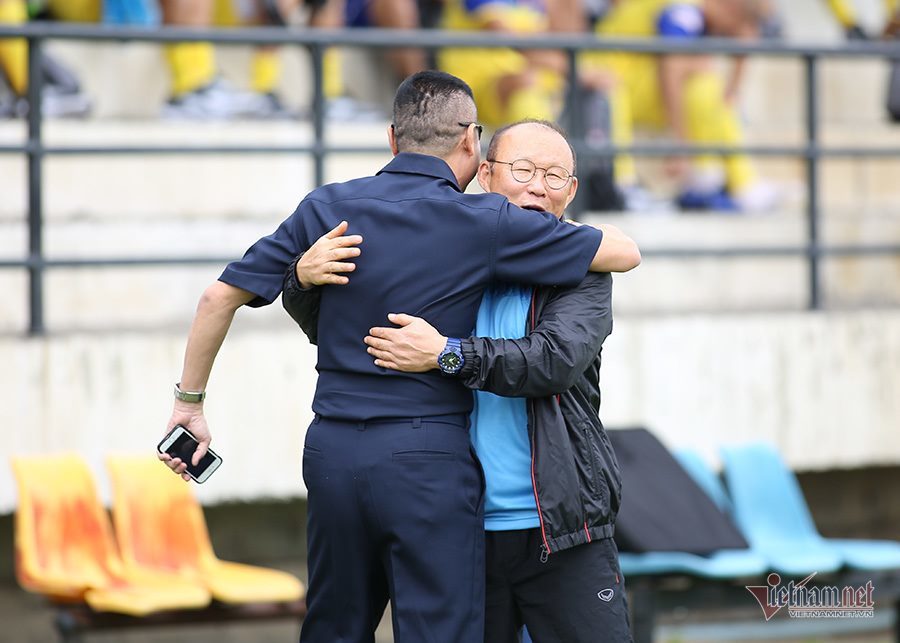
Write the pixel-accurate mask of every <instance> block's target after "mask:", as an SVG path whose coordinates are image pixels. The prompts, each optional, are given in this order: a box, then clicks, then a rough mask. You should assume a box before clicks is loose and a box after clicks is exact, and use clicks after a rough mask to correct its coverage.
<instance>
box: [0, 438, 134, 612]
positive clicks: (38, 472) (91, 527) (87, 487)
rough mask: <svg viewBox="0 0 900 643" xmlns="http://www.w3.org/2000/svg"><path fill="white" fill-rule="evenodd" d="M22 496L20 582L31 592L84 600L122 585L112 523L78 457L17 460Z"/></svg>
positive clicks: (18, 555) (17, 544) (18, 552)
mask: <svg viewBox="0 0 900 643" xmlns="http://www.w3.org/2000/svg"><path fill="white" fill-rule="evenodd" d="M12 468H13V473H14V475H15V478H16V482H17V484H18V490H19V506H18V508H17V510H16V520H15V551H16V554H15V555H16V576H17V578H18V581H19V583H20V585H21V586H22V587H23V588H25V589H27V590H29V591H34V592H39V593H44V594H50V595H55V596H68V597H79V596H82V595H83V594H84V592H85V591H86V590H87V589H88V588H91V587H93V588H105V587H113V586H115V585H117V584H119V583H120V581H121V561H120V560H119V559H118V555H117V551H116V546H115V542H114V540H113V536H112V530H111V528H110V523H109V517H108V516H107V514H106V510H105V508H104V507H103V505H102V503H101V502H100V499H99V497H98V495H97V490H96V487H95V485H94V481H93V478H92V476H91V472H90V470H89V469H88V467H87V464H86V463H85V462H84V461H83V460H82V459H81V458H80V457H78V456H76V455H51V456H27V457H25V456H21V457H14V458H13V459H12Z"/></svg>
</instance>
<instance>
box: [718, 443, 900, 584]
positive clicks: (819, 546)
mask: <svg viewBox="0 0 900 643" xmlns="http://www.w3.org/2000/svg"><path fill="white" fill-rule="evenodd" d="M722 457H723V460H724V462H725V479H726V482H727V484H728V490H729V492H730V497H731V501H732V503H733V505H734V514H733V517H734V519H735V521H736V522H737V523H738V525H739V526H740V528H741V530H742V531H743V533H744V536H745V537H746V538H747V540H748V541H749V542H750V543H751V546H752V547H753V549H755V550H757V551H759V552H760V553H762V554H763V555H764V556H765V557H766V558H767V559H768V560H769V561H770V562H771V564H772V567H773V568H774V569H775V570H776V571H780V572H783V573H787V574H794V575H801V574H809V573H811V572H816V571H817V572H830V571H835V570H837V569H839V568H840V567H841V566H843V565H845V564H846V565H847V566H849V567H851V568H855V569H861V570H889V569H898V568H900V543H896V542H890V541H863V540H859V541H847V540H836V539H825V538H823V537H822V536H821V535H820V534H819V532H818V530H817V529H816V526H815V523H814V522H813V519H812V515H811V514H810V512H809V508H808V507H807V505H806V500H805V499H804V497H803V492H802V490H801V489H800V485H799V484H798V482H797V479H796V477H795V476H794V474H793V473H792V472H791V471H790V470H789V469H788V468H787V467H786V466H785V464H784V462H783V461H782V460H781V458H780V457H779V455H778V452H777V451H776V450H775V449H774V448H772V447H770V446H768V445H764V444H751V445H746V446H741V447H729V448H725V449H723V450H722Z"/></svg>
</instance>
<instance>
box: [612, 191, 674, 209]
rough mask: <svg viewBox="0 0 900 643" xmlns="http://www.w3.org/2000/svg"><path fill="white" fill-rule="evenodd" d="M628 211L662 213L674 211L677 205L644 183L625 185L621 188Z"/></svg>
mask: <svg viewBox="0 0 900 643" xmlns="http://www.w3.org/2000/svg"><path fill="white" fill-rule="evenodd" d="M619 192H620V193H621V194H622V201H623V202H624V205H625V211H626V212H639V213H642V214H660V213H666V212H674V211H675V206H674V205H673V204H672V202H671V201H670V200H668V199H666V198H663V197H660V196H656V195H655V194H653V193H652V192H650V190H648V189H647V188H645V187H644V186H642V185H637V184H635V185H623V186H621V187H620V188H619Z"/></svg>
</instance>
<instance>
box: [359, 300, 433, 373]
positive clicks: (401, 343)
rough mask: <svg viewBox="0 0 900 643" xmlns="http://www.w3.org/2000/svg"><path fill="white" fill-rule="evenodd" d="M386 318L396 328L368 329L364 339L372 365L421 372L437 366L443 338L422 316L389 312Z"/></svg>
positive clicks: (407, 371) (408, 371)
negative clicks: (373, 360)
mask: <svg viewBox="0 0 900 643" xmlns="http://www.w3.org/2000/svg"><path fill="white" fill-rule="evenodd" d="M388 321H390V322H391V323H394V324H397V325H398V326H399V328H383V327H376V328H371V329H369V334H368V335H367V336H366V339H365V342H366V344H368V346H369V348H368V349H367V351H368V353H369V355H372V356H373V357H374V358H375V366H380V367H382V368H390V369H393V370H395V371H403V372H406V373H424V372H425V371H430V370H432V369H434V368H437V367H438V363H437V358H438V355H440V353H441V351H442V350H444V347H445V346H446V345H447V338H446V337H444V336H443V335H441V334H440V333H439V332H438V331H437V329H435V328H434V326H432V325H431V324H429V323H428V322H427V321H425V320H424V319H422V318H421V317H413V316H412V315H405V314H393V313H391V314H390V315H388Z"/></svg>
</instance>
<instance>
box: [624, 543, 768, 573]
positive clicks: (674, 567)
mask: <svg viewBox="0 0 900 643" xmlns="http://www.w3.org/2000/svg"><path fill="white" fill-rule="evenodd" d="M619 565H620V566H621V568H622V573H623V574H624V575H625V578H626V579H627V578H628V577H629V576H656V575H660V574H688V575H691V576H700V577H702V578H710V579H717V580H726V579H729V578H743V577H745V576H757V575H759V574H762V573H763V572H765V571H766V570H767V569H768V565H767V563H766V559H765V558H763V557H762V556H760V555H759V554H758V553H757V552H755V551H753V550H751V549H722V550H720V551H717V552H714V553H712V554H710V555H709V556H699V555H697V554H689V553H687V552H681V551H649V552H644V553H641V554H629V553H620V554H619Z"/></svg>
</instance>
